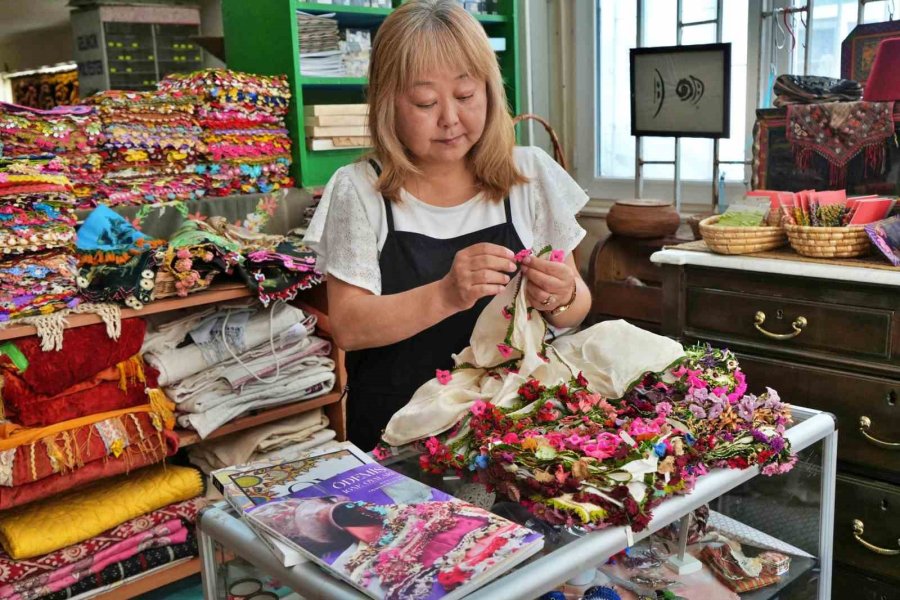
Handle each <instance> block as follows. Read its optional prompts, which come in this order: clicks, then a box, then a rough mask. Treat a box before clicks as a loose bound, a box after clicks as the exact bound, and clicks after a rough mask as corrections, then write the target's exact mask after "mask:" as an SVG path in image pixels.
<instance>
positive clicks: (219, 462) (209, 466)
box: [188, 408, 328, 473]
mask: <svg viewBox="0 0 900 600" xmlns="http://www.w3.org/2000/svg"><path fill="white" fill-rule="evenodd" d="M327 426H328V417H326V416H325V413H324V411H323V410H322V409H321V408H317V409H314V410H311V411H309V412H305V413H303V414H300V415H296V416H293V417H288V418H286V419H281V420H280V421H276V422H275V423H266V424H264V425H259V426H257V427H253V428H251V429H247V430H245V431H241V432H238V433H234V434H232V435H229V436H225V437H223V438H220V439H215V440H210V441H208V442H202V443H200V444H196V445H194V446H193V447H192V448H191V449H190V450H189V451H188V457H189V458H190V460H191V462H192V463H194V464H195V465H197V466H198V467H200V469H201V470H202V471H203V472H205V473H210V472H212V471H214V470H216V469H222V468H224V467H231V466H234V465H242V464H245V463H248V462H250V460H251V457H252V456H253V455H254V454H259V453H260V452H270V451H273V450H276V449H278V448H283V447H285V446H288V445H294V444H297V443H300V442H304V441H306V440H307V439H309V438H310V437H311V436H312V435H313V434H314V433H316V432H318V431H321V430H323V429H325V427H327ZM275 440H278V441H279V442H286V443H282V444H281V445H278V446H273V445H271V443H272V442H274V441H275ZM287 440H290V442H288V441H287ZM263 446H265V447H263Z"/></svg>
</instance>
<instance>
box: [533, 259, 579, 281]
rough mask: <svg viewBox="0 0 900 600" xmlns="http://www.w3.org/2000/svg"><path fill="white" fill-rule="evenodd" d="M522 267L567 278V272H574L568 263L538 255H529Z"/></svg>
mask: <svg viewBox="0 0 900 600" xmlns="http://www.w3.org/2000/svg"><path fill="white" fill-rule="evenodd" d="M522 268H523V269H527V270H536V271H541V272H542V273H546V274H548V275H553V276H555V277H558V278H559V279H565V278H566V277H567V274H568V273H571V272H572V269H571V268H570V267H569V265H567V264H566V263H562V262H553V261H550V260H545V259H543V258H538V257H536V256H529V257H528V258H526V259H525V261H524V265H523V267H522Z"/></svg>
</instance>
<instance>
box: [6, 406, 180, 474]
mask: <svg viewBox="0 0 900 600" xmlns="http://www.w3.org/2000/svg"><path fill="white" fill-rule="evenodd" d="M123 412H125V414H122V415H119V416H114V417H109V418H104V419H101V420H98V421H96V422H94V423H90V424H80V423H79V422H78V420H75V421H69V422H67V423H60V424H59V425H60V426H62V427H67V428H66V429H62V430H61V431H58V432H50V431H49V430H50V428H42V429H34V430H27V429H20V430H18V432H17V433H18V434H19V435H18V436H16V435H13V436H12V437H10V438H8V439H2V440H0V444H2V445H3V446H9V447H4V449H3V450H0V489H2V487H4V486H5V487H13V486H21V485H22V484H25V483H31V482H33V481H38V480H41V479H44V478H45V477H49V476H51V475H54V474H56V473H69V472H72V471H75V470H77V469H80V468H83V467H84V466H85V465H87V464H89V463H92V462H95V461H103V460H104V459H107V458H108V457H111V458H118V457H119V456H120V455H122V453H123V452H124V451H125V450H127V449H129V448H132V447H134V448H136V449H137V450H139V451H141V452H143V453H148V454H152V455H156V456H159V457H160V458H161V457H162V456H165V455H166V454H167V453H168V452H167V448H166V443H167V442H166V440H165V438H164V436H163V433H164V432H165V431H166V430H167V429H171V427H169V428H167V427H166V424H165V423H164V422H163V421H162V419H160V418H159V416H158V415H156V414H154V413H152V412H146V411H141V412H137V411H134V412H127V411H123ZM101 414H106V413H101ZM110 414H113V413H110ZM69 424H71V425H69ZM29 431H32V432H34V433H35V434H36V435H40V434H41V433H44V432H47V433H46V435H44V436H43V437H40V438H38V439H37V440H36V441H31V442H27V443H22V444H19V445H10V444H12V443H14V441H13V440H15V439H17V438H19V439H24V437H25V436H24V433H25V432H29ZM168 443H169V444H170V445H171V444H173V443H174V445H175V448H174V449H173V450H172V452H174V450H176V449H177V440H169V441H168Z"/></svg>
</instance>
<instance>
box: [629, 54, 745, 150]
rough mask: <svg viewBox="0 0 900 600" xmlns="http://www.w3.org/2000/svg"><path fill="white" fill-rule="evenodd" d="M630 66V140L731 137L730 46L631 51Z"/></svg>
mask: <svg viewBox="0 0 900 600" xmlns="http://www.w3.org/2000/svg"><path fill="white" fill-rule="evenodd" d="M629 60H630V65H631V135H634V136H660V137H696V138H727V137H728V136H729V135H730V129H731V44H730V43H725V44H697V45H692V46H660V47H655V48H632V49H631V53H630V57H629Z"/></svg>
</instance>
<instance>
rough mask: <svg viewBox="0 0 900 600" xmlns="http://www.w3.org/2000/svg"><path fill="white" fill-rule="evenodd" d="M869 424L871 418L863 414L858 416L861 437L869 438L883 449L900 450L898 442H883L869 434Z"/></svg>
mask: <svg viewBox="0 0 900 600" xmlns="http://www.w3.org/2000/svg"><path fill="white" fill-rule="evenodd" d="M871 426H872V419H870V418H869V417H867V416H865V415H863V416H861V417H860V418H859V432H860V433H861V434H863V437H864V438H866V439H867V440H869V442H871V443H872V444H874V445H876V446H878V447H879V448H884V449H885V450H900V442H883V441H881V440H879V439H878V438H876V437H872V436H871V435H869V431H868V430H869V427H871Z"/></svg>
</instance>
